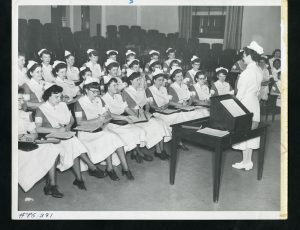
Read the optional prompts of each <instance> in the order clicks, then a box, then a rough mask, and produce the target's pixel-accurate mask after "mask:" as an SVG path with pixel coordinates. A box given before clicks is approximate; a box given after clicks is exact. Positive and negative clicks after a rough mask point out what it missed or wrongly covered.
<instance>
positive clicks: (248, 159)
mask: <svg viewBox="0 0 300 230" xmlns="http://www.w3.org/2000/svg"><path fill="white" fill-rule="evenodd" d="M252 152H253V150H252V149H247V159H246V162H245V163H247V164H249V163H251V162H252Z"/></svg>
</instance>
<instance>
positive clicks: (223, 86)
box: [214, 80, 233, 95]
mask: <svg viewBox="0 0 300 230" xmlns="http://www.w3.org/2000/svg"><path fill="white" fill-rule="evenodd" d="M214 85H215V87H216V88H217V90H218V95H225V94H233V90H230V85H229V83H228V82H225V81H224V82H223V83H222V82H221V81H219V80H218V81H216V82H215V83H214Z"/></svg>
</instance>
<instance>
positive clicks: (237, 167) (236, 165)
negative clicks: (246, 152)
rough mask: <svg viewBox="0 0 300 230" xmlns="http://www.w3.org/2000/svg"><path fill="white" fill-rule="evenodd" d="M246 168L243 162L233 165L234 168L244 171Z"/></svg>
mask: <svg viewBox="0 0 300 230" xmlns="http://www.w3.org/2000/svg"><path fill="white" fill-rule="evenodd" d="M245 167H246V165H245V164H244V163H243V162H238V163H235V164H233V165H232V168H235V169H244V168H245Z"/></svg>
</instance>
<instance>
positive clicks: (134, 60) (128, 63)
mask: <svg viewBox="0 0 300 230" xmlns="http://www.w3.org/2000/svg"><path fill="white" fill-rule="evenodd" d="M133 62H137V63H140V61H139V60H138V59H132V60H130V61H129V62H127V65H128V66H130V65H131V64H132V63H133Z"/></svg>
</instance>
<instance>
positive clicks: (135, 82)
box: [131, 77, 142, 89]
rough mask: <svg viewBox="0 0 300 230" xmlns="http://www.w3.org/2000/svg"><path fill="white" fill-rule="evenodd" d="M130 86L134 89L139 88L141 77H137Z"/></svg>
mask: <svg viewBox="0 0 300 230" xmlns="http://www.w3.org/2000/svg"><path fill="white" fill-rule="evenodd" d="M131 84H132V86H133V87H134V88H136V89H137V88H140V87H141V85H142V78H141V77H137V78H135V79H134V80H132V81H131Z"/></svg>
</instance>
